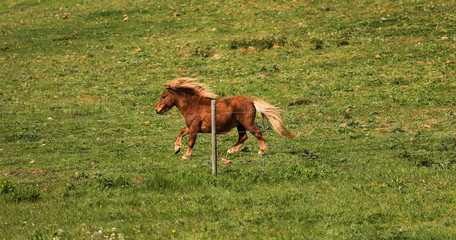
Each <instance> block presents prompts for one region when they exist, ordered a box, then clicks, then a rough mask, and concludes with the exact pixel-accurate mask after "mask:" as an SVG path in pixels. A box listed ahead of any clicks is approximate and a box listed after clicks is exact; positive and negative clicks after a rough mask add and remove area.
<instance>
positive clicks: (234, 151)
mask: <svg viewBox="0 0 456 240" xmlns="http://www.w3.org/2000/svg"><path fill="white" fill-rule="evenodd" d="M238 150H239V149H236V148H230V149H228V151H226V153H236V152H237V151H238Z"/></svg>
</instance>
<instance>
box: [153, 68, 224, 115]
mask: <svg viewBox="0 0 456 240" xmlns="http://www.w3.org/2000/svg"><path fill="white" fill-rule="evenodd" d="M184 95H192V96H197V97H200V98H210V99H213V98H216V97H217V95H215V94H214V93H212V92H211V90H210V89H209V88H208V87H207V86H206V85H204V84H202V83H198V82H196V79H193V78H186V77H184V78H177V79H174V80H171V81H169V82H168V83H167V84H166V85H165V90H164V91H163V94H162V96H161V99H160V101H159V102H158V104H157V106H156V107H155V111H156V112H157V113H158V114H161V113H165V112H167V111H169V110H170V109H171V108H172V107H174V106H175V105H176V102H177V98H179V97H182V96H184Z"/></svg>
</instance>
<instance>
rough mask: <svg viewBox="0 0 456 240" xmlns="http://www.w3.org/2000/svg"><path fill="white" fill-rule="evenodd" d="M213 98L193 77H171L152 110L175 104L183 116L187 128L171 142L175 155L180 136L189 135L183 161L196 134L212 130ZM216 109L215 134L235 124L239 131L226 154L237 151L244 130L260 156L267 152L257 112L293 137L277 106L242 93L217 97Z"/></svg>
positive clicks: (282, 132) (215, 96)
mask: <svg viewBox="0 0 456 240" xmlns="http://www.w3.org/2000/svg"><path fill="white" fill-rule="evenodd" d="M215 98H217V95H215V94H213V93H212V92H211V91H210V89H209V88H208V87H207V86H205V85H204V84H201V83H198V82H196V81H195V79H192V78H178V79H174V80H171V81H170V82H168V83H167V84H166V85H165V90H164V91H163V94H162V96H161V99H160V101H159V102H158V104H157V106H156V107H155V111H156V112H157V113H158V114H162V113H165V112H167V111H169V110H170V109H171V108H172V107H174V106H176V107H177V108H178V109H179V111H180V113H181V114H182V116H184V118H185V123H186V125H187V128H185V129H184V130H182V131H180V133H179V135H178V136H177V140H176V142H175V144H174V152H175V153H176V154H177V153H178V152H179V151H180V149H181V147H182V144H181V141H182V137H184V136H185V135H189V140H188V149H187V152H186V153H185V155H184V156H183V157H182V159H183V160H186V159H189V158H190V156H191V155H192V148H193V145H194V144H195V140H196V135H197V134H198V133H210V132H211V125H212V123H211V100H212V99H215ZM216 109H217V110H216V111H217V114H216V118H217V122H216V131H217V133H227V132H229V131H230V130H231V129H233V128H234V127H236V128H237V130H238V133H239V139H238V141H237V143H236V144H235V145H234V146H233V147H232V148H230V149H229V150H228V153H234V152H237V151H238V150H239V148H240V147H241V146H242V144H243V143H244V142H245V140H246V139H247V131H249V132H250V133H252V134H253V135H254V136H255V137H256V138H257V139H258V142H259V144H260V150H259V151H258V154H260V155H261V154H264V153H265V152H266V151H267V146H266V142H265V141H264V138H263V135H262V133H261V130H259V129H258V128H257V127H255V125H254V120H255V116H256V113H257V112H259V113H261V114H262V115H263V117H266V118H267V119H268V120H269V122H270V123H271V125H272V127H273V128H274V130H276V131H277V132H278V133H279V134H280V135H281V136H284V137H288V138H293V137H295V136H296V134H295V133H294V132H291V131H289V130H287V129H286V128H285V126H284V125H283V123H282V120H281V118H280V115H279V111H278V109H277V108H275V107H274V106H272V105H271V104H269V103H267V102H265V101H263V100H261V99H254V100H252V99H250V98H248V97H244V96H234V97H229V98H220V99H217V100H216Z"/></svg>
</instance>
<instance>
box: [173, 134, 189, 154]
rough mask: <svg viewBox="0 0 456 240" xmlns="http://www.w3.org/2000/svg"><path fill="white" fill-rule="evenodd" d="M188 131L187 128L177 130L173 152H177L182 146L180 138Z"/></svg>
mask: <svg viewBox="0 0 456 240" xmlns="http://www.w3.org/2000/svg"><path fill="white" fill-rule="evenodd" d="M188 133H189V129H188V128H186V129H184V130H182V131H180V132H179V135H178V136H177V140H176V142H175V143H174V154H177V153H178V152H180V150H181V148H182V144H181V141H182V138H183V137H184V136H185V135H187V134H188Z"/></svg>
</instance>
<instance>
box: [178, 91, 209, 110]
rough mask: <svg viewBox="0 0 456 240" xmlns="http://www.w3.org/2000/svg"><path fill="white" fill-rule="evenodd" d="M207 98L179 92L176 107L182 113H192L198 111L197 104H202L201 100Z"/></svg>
mask: <svg viewBox="0 0 456 240" xmlns="http://www.w3.org/2000/svg"><path fill="white" fill-rule="evenodd" d="M204 99H205V98H201V97H200V96H196V95H191V94H186V93H184V94H179V96H177V101H176V107H177V109H179V111H180V112H181V114H182V115H191V114H195V113H197V112H196V111H197V110H198V108H197V107H195V105H200V102H201V101H202V100H204Z"/></svg>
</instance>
